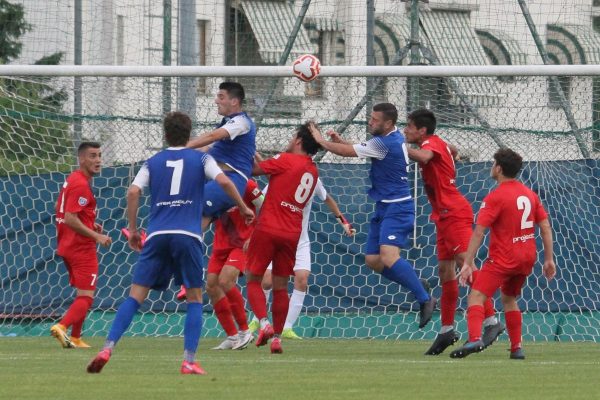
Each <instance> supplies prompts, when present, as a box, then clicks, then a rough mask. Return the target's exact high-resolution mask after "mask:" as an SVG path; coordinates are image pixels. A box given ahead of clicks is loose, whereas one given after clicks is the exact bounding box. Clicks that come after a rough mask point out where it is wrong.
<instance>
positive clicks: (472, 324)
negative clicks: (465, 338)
mask: <svg viewBox="0 0 600 400" xmlns="http://www.w3.org/2000/svg"><path fill="white" fill-rule="evenodd" d="M483 319H484V311H483V306H479V305H476V306H469V308H467V326H468V329H469V342H475V341H477V340H480V339H481V329H482V328H481V326H482V325H483Z"/></svg>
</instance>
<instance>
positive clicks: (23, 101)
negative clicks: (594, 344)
mask: <svg viewBox="0 0 600 400" xmlns="http://www.w3.org/2000/svg"><path fill="white" fill-rule="evenodd" d="M177 69H178V68H177V67H173V68H172V69H170V71H171V73H173V71H175V73H177ZM403 69H404V70H405V71H409V72H410V71H414V70H411V69H410V68H408V67H401V68H400V69H397V70H396V71H397V72H396V73H395V75H396V76H382V77H380V78H381V83H382V85H383V86H381V88H380V89H379V90H378V99H377V100H373V101H389V102H392V103H394V104H396V105H397V106H398V109H399V110H400V114H401V116H400V118H399V123H398V127H399V128H400V129H402V127H403V125H404V121H405V119H406V111H405V110H406V109H407V101H408V100H407V95H406V93H407V92H410V90H414V89H413V88H412V87H411V85H413V84H415V83H414V82H415V80H416V84H417V85H418V90H419V95H420V98H422V99H426V100H427V101H426V103H423V104H419V106H428V107H430V108H431V109H432V110H434V111H435V113H436V115H437V118H438V121H439V128H438V134H439V135H440V136H441V137H442V138H444V139H445V140H446V141H448V142H450V143H452V144H454V145H456V146H457V147H458V148H459V151H460V153H461V157H462V159H461V161H460V162H458V163H457V175H458V176H457V184H458V187H459V189H460V190H461V192H462V193H464V194H465V196H466V197H467V199H468V200H469V201H470V202H471V203H472V205H473V207H474V209H475V210H476V209H478V207H479V205H480V202H481V200H482V198H483V197H484V196H485V195H486V194H487V193H488V192H489V191H490V189H491V188H492V187H493V186H494V182H493V181H492V180H491V179H490V178H489V169H490V165H491V163H490V160H491V157H492V154H493V153H494V152H495V151H496V150H497V149H498V147H499V146H501V145H502V146H508V147H511V148H513V149H514V150H516V151H517V152H519V153H520V154H522V155H523V157H524V159H525V160H526V163H525V167H524V169H523V172H522V173H521V177H520V178H521V179H522V180H523V181H524V182H525V183H526V184H527V185H528V186H530V187H532V188H533V189H534V190H535V191H536V192H537V193H538V194H539V195H540V197H541V199H542V201H543V203H544V204H545V206H546V208H547V210H548V212H549V214H550V219H551V221H552V225H553V228H554V232H555V243H556V244H555V253H556V263H557V265H558V270H559V272H558V275H557V278H556V279H555V280H554V281H552V282H550V283H548V282H547V281H546V280H545V278H542V277H541V273H540V267H539V265H538V266H537V267H536V269H535V271H534V273H533V274H532V275H531V277H530V278H529V279H528V281H527V285H526V287H525V289H524V291H523V297H522V299H521V300H520V304H521V306H522V308H523V310H524V311H525V317H524V321H525V326H524V335H525V338H526V339H528V338H531V339H537V340H594V341H597V340H598V338H599V337H600V331H599V329H600V327H599V326H598V306H599V304H600V299H599V296H600V295H599V293H600V290H599V289H600V288H599V280H598V273H597V266H598V265H599V264H600V258H599V254H600V239H599V236H598V234H597V228H598V226H599V223H600V212H599V208H598V206H599V202H598V194H599V193H598V188H599V187H600V186H599V184H598V183H599V182H598V178H599V176H600V165H599V163H600V160H599V157H598V152H597V150H598V145H599V144H600V142H599V141H598V136H597V130H596V129H597V124H598V120H597V119H596V118H595V117H594V114H593V106H592V105H593V99H594V98H595V96H598V95H599V94H600V87H598V86H597V84H596V82H597V80H598V78H597V77H593V76H567V77H566V78H563V79H568V81H569V93H568V99H569V104H570V112H571V115H572V117H573V119H574V121H575V122H576V124H577V131H576V132H573V130H572V129H571V125H570V124H569V121H568V117H567V116H566V115H567V114H566V113H565V111H564V110H563V109H562V108H561V107H559V106H557V105H555V104H553V103H552V102H551V94H550V93H549V91H548V88H549V79H550V78H549V77H547V76H541V75H539V76H519V75H518V74H517V73H516V72H515V73H514V75H511V76H510V79H506V77H477V76H445V77H443V76H442V77H430V76H429V77H428V76H420V77H403V76H399V75H401V74H402V70H403ZM141 70H144V69H143V68H142V69H141ZM201 70H202V69H199V71H201ZM367 70H368V68H367ZM434 70H435V71H436V74H438V73H439V71H440V69H435V68H434ZM471 70H472V71H475V72H477V67H473V68H468V67H465V68H464V71H467V72H469V71H471ZM221 71H222V72H221V73H225V72H226V73H235V72H236V69H232V70H228V69H222V70H221ZM232 71H233V72H232ZM351 71H352V68H351V67H338V68H334V67H330V68H327V67H324V68H323V74H322V76H321V77H320V78H319V79H318V81H317V84H318V87H319V91H320V92H319V93H320V94H319V95H318V96H313V95H310V93H311V90H313V88H314V86H313V85H314V84H305V83H302V82H300V81H299V80H298V79H296V78H293V77H289V76H290V75H291V69H290V68H289V67H281V68H280V69H278V70H277V72H278V73H279V74H281V75H286V74H287V75H288V77H284V78H269V77H265V76H262V77H260V76H255V77H252V76H250V77H240V78H238V80H239V81H240V82H242V83H243V84H244V86H245V87H246V90H247V93H248V100H247V109H248V110H249V112H250V113H251V114H252V115H253V117H254V118H255V119H257V120H260V123H259V130H258V135H257V147H258V151H259V152H260V153H263V154H267V155H268V154H273V153H275V152H278V151H280V150H282V149H283V148H284V146H285V144H286V143H287V141H288V140H289V137H290V134H291V132H292V131H293V129H294V128H295V126H297V125H298V124H300V123H302V122H303V121H305V120H307V119H313V120H315V121H317V122H319V123H320V125H321V127H322V128H323V129H324V130H326V129H329V128H331V129H337V130H339V131H341V132H342V134H343V137H344V138H346V139H347V140H350V141H354V142H359V141H362V140H365V139H366V138H367V133H366V130H365V128H366V114H365V109H364V108H361V109H360V110H357V111H358V112H357V113H353V111H355V105H356V104H358V103H360V101H359V100H360V99H361V98H362V97H363V96H364V95H365V93H366V92H367V86H368V85H367V79H366V78H364V77H359V76H343V77H340V76H339V75H344V74H346V75H350V74H351ZM398 71H400V72H398ZM121 72H122V71H121ZM201 72H202V71H201ZM111 73H112V74H116V73H119V70H118V68H116V69H113V71H112V72H111ZM202 73H206V71H205V70H204V71H203V72H202ZM255 73H256V74H257V75H258V74H259V73H260V68H257V69H255ZM263 73H264V71H263ZM369 73H370V72H369ZM411 73H412V72H411ZM109 74H110V73H109ZM328 75H338V76H337V77H333V76H328ZM77 79H78V80H80V83H79V85H80V88H81V92H82V93H83V94H84V96H83V101H82V107H81V113H80V114H74V113H73V111H68V109H69V106H68V105H66V104H61V103H60V101H57V102H53V101H51V100H46V99H54V98H59V99H60V98H61V97H60V95H59V94H60V93H63V94H66V95H67V97H71V96H72V95H73V86H74V78H73V77H60V76H12V75H11V76H5V77H4V78H2V84H1V86H0V91H1V92H0V99H1V101H2V104H3V108H2V112H1V113H0V124H1V127H2V129H1V133H0V141H1V143H0V163H1V165H2V174H1V176H0V199H1V202H2V204H3V207H2V211H0V220H1V222H2V223H1V224H0V226H1V228H0V229H1V233H0V234H1V235H2V249H1V250H2V252H1V255H0V264H1V266H2V271H3V273H2V277H1V278H0V279H1V282H2V284H1V291H0V314H1V316H2V320H1V321H0V333H2V334H11V333H12V334H18V335H21V334H32V335H43V334H46V333H47V330H46V329H47V328H48V326H49V324H51V323H52V322H54V321H55V320H56V318H58V317H59V316H60V315H61V314H62V313H63V312H64V311H65V309H66V307H68V305H69V304H70V303H71V301H72V298H73V289H72V288H70V287H69V286H68V276H67V273H66V270H65V268H64V266H63V264H62V262H61V261H60V259H59V258H58V257H57V256H56V255H55V247H56V243H55V242H56V239H55V236H56V233H55V226H54V219H53V216H54V204H55V201H56V196H57V194H58V191H59V188H60V187H61V185H62V183H63V182H64V180H65V177H66V175H67V174H68V173H69V172H70V171H71V170H72V169H73V168H74V167H75V158H74V157H73V155H74V149H75V146H76V143H77V141H78V140H84V139H88V140H97V141H100V142H101V143H102V145H103V152H104V153H103V157H104V168H103V170H102V172H101V174H100V175H99V176H98V177H96V178H94V180H93V188H94V193H95V195H96V197H97V200H98V221H99V222H100V223H102V225H103V226H104V229H105V230H106V231H107V232H108V234H109V235H110V236H111V237H112V239H113V244H112V246H111V247H110V248H109V249H99V258H100V266H101V267H100V271H101V275H100V277H99V279H98V292H97V296H96V300H95V302H94V306H93V312H92V314H91V316H90V319H89V322H88V326H87V327H86V334H88V335H89V334H97V335H101V334H104V333H106V331H107V329H108V326H109V324H110V322H111V320H112V317H113V313H114V311H115V310H116V308H117V307H118V305H119V304H120V302H121V301H122V300H123V299H124V298H125V297H126V295H127V292H128V286H129V285H130V281H131V274H132V267H133V265H134V263H135V260H136V258H137V256H136V254H134V253H132V252H131V251H130V250H129V249H128V247H127V245H126V242H125V241H124V240H123V238H121V237H119V230H120V228H122V227H124V226H125V224H126V220H125V215H124V214H125V213H124V210H125V193H126V189H127V187H128V185H129V184H130V183H131V181H132V178H133V177H134V176H135V173H136V172H137V170H138V168H139V167H140V165H141V162H142V161H143V160H145V159H146V158H147V157H148V156H150V155H152V154H154V153H155V152H156V151H157V150H158V149H160V148H161V147H162V146H163V141H162V132H161V116H160V114H161V110H162V107H163V100H164V82H165V81H166V82H169V84H170V85H172V86H173V92H176V90H175V89H176V87H177V85H180V84H183V83H182V82H183V81H184V80H185V79H190V78H178V77H164V76H153V77H134V76H130V77H108V76H84V77H78V78H77ZM225 79H233V78H231V77H225V78H223V77H222V76H221V77H215V76H209V77H198V78H194V81H195V82H196V84H197V82H198V81H199V80H202V81H203V82H204V83H205V85H206V92H205V93H196V107H195V109H194V112H193V117H194V121H195V125H194V133H195V134H199V133H201V132H205V131H207V130H210V129H211V128H212V127H213V126H214V124H215V122H216V121H218V120H219V116H218V115H217V113H216V107H215V105H214V104H213V101H214V93H216V90H217V86H218V83H219V82H221V81H222V80H225ZM273 79H274V80H275V81H277V82H276V84H277V85H278V86H279V87H280V88H281V92H280V93H278V94H277V95H274V96H273V97H272V98H271V101H270V103H269V104H268V105H267V107H266V108H261V107H260V106H261V103H260V101H261V90H262V88H263V86H264V85H265V82H269V81H271V80H273ZM375 79H377V78H375ZM375 83H377V82H375ZM451 85H455V86H454V87H455V88H459V90H460V88H461V87H471V86H472V87H486V88H487V90H486V91H485V92H484V93H485V95H480V96H475V95H472V96H466V97H463V98H462V99H461V98H460V97H459V96H458V95H457V93H455V92H453V91H452V90H451V89H450V86H451ZM342 88H343V90H341V89H342ZM491 89H493V91H492V90H491ZM261 113H262V114H261ZM353 114H356V116H354V117H348V116H351V115H353ZM584 154H586V155H585V156H584ZM317 157H318V159H319V162H318V164H319V171H320V175H321V177H322V180H323V182H324V184H325V186H326V188H327V189H328V191H329V193H330V194H331V195H332V196H333V197H334V198H335V199H336V201H337V202H338V204H339V205H340V208H341V210H342V212H343V213H344V214H345V215H346V216H347V218H348V219H349V220H350V221H351V222H352V224H353V225H354V227H355V228H356V229H357V235H356V236H355V237H354V238H347V237H345V236H343V234H342V230H341V228H340V227H339V226H338V225H337V224H336V220H335V218H334V216H333V215H331V214H330V213H329V212H328V210H327V207H326V206H325V205H324V204H322V203H319V202H316V204H315V205H314V206H313V207H314V208H313V213H312V217H311V224H310V230H311V240H312V255H313V264H312V276H311V279H310V287H309V291H308V296H307V298H306V301H305V304H304V308H303V313H302V317H301V318H300V321H299V325H298V328H297V330H298V332H299V333H300V334H301V335H303V336H318V337H385V338H400V337H402V338H424V337H431V336H432V335H434V334H435V331H436V330H437V329H438V328H439V318H438V317H435V318H434V323H432V324H430V325H429V327H428V328H427V330H425V331H418V330H416V329H415V327H416V324H415V318H416V315H417V312H418V310H417V309H416V308H415V303H414V301H413V299H412V297H411V296H410V295H407V292H406V291H405V290H403V289H402V288H400V287H399V286H398V285H396V284H393V283H389V282H388V281H386V280H382V279H381V276H380V275H378V274H375V273H373V272H371V271H370V270H369V269H368V268H367V267H366V266H365V262H364V261H365V260H364V255H363V251H364V243H365V239H366V235H367V230H368V220H369V215H370V213H371V212H372V211H373V202H372V201H370V200H369V199H368V198H367V196H366V191H367V188H368V186H369V181H368V168H369V164H368V163H365V162H362V161H360V160H359V159H343V158H339V157H336V156H332V155H331V154H319V155H318V156H317ZM410 176H411V185H412V186H413V188H414V194H415V198H416V204H417V206H416V207H417V209H416V216H417V223H416V229H415V231H414V235H413V237H412V238H411V240H412V242H411V244H412V246H411V248H410V249H408V250H407V251H405V252H403V255H404V257H406V258H407V259H408V260H409V261H410V262H411V263H414V265H415V267H416V269H417V271H418V274H419V275H420V276H421V278H424V279H427V280H428V281H429V282H430V284H431V286H432V287H433V292H434V295H438V296H439V293H440V287H439V284H438V279H437V273H436V271H437V259H436V255H435V242H436V237H435V232H434V226H433V224H432V223H431V222H430V221H429V219H428V215H429V211H430V206H429V204H428V202H427V198H426V196H425V194H424V193H423V186H422V181H421V177H420V174H419V171H418V170H416V169H415V168H414V165H413V166H412V172H411V174H410ZM261 183H262V184H264V183H265V182H264V181H261ZM147 214H148V204H147V203H146V204H144V206H143V207H142V209H141V213H140V220H141V224H142V226H144V224H146V223H147ZM211 240H212V239H211V234H210V233H208V234H207V237H206V243H207V244H208V245H209V246H208V254H210V243H211ZM538 242H539V237H538ZM486 251H487V249H486V247H485V246H484V247H483V248H482V251H481V252H480V254H479V257H478V261H479V263H481V261H482V259H483V257H484V256H485V252H486ZM540 260H541V259H540ZM240 284H241V286H242V287H244V286H245V285H244V279H243V278H242V279H241V280H240ZM177 289H178V288H176V287H171V288H170V289H169V290H167V291H165V292H163V293H152V294H151V296H150V298H149V299H148V300H147V301H146V302H145V304H144V305H143V307H142V309H141V310H142V311H141V317H140V321H138V322H136V323H135V324H134V327H133V329H132V333H133V334H140V335H179V334H181V329H182V323H181V322H182V321H183V316H184V313H183V311H184V310H185V305H184V304H180V303H178V302H177V301H176V300H175V299H174V294H175V291H176V290H177ZM466 294H467V292H466V290H461V299H460V308H461V309H464V308H465V307H466ZM496 300H498V299H496ZM205 303H206V304H207V306H206V308H205V310H206V312H207V313H209V314H210V313H211V312H212V309H211V306H210V304H209V302H208V299H206V301H205ZM496 306H497V307H499V308H500V307H501V305H500V302H499V301H496ZM458 322H459V329H461V330H465V326H464V320H463V318H462V314H461V313H460V312H459V314H458ZM204 332H205V334H206V335H219V334H221V330H220V327H219V326H218V325H217V323H216V320H215V319H214V318H211V317H209V316H207V323H206V326H205V330H204Z"/></svg>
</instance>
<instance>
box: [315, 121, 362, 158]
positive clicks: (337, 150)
mask: <svg viewBox="0 0 600 400" xmlns="http://www.w3.org/2000/svg"><path fill="white" fill-rule="evenodd" d="M308 129H309V130H310V133H311V135H312V136H313V137H314V138H315V141H316V142H317V143H318V144H319V145H320V146H321V147H322V148H323V149H325V150H327V151H330V152H332V153H333V154H337V155H338V156H342V157H358V155H357V154H356V150H354V145H352V144H351V143H349V142H345V141H341V139H340V138H339V135H337V137H338V140H340V141H339V142H336V141H329V140H325V138H324V137H323V135H322V134H321V131H320V130H319V127H318V126H317V124H315V123H314V122H311V123H310V124H309V125H308ZM333 137H335V136H333ZM334 140H335V139H334Z"/></svg>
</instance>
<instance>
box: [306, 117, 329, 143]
mask: <svg viewBox="0 0 600 400" xmlns="http://www.w3.org/2000/svg"><path fill="white" fill-rule="evenodd" d="M308 130H309V131H310V134H311V135H312V136H313V138H315V141H316V142H317V143H321V142H324V141H325V139H324V138H323V135H322V134H321V131H320V130H319V127H318V126H317V124H316V123H315V122H313V121H310V122H309V123H308Z"/></svg>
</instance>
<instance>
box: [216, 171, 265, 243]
mask: <svg viewBox="0 0 600 400" xmlns="http://www.w3.org/2000/svg"><path fill="white" fill-rule="evenodd" d="M261 195H262V192H261V191H260V189H259V188H258V185H257V184H256V182H255V181H253V180H252V179H250V180H248V184H247V185H246V191H245V192H244V196H243V198H244V203H246V205H247V206H248V207H250V209H252V211H254V212H255V211H256V207H255V206H254V203H253V201H254V200H256V199H257V198H258V197H260V196H261ZM254 225H255V222H253V223H252V224H250V225H246V221H245V219H244V218H243V217H242V215H241V214H240V209H239V208H237V206H236V207H231V208H230V209H229V210H227V211H226V212H225V213H223V214H221V216H220V217H219V218H218V219H217V220H216V221H215V237H214V240H213V250H220V249H241V248H242V247H243V246H244V243H245V242H246V240H248V238H249V237H250V235H252V231H253V230H254Z"/></svg>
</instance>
